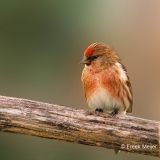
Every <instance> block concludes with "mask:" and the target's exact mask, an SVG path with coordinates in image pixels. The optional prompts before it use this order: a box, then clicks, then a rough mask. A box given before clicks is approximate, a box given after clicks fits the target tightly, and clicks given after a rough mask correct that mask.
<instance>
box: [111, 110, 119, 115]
mask: <svg viewBox="0 0 160 160" xmlns="http://www.w3.org/2000/svg"><path fill="white" fill-rule="evenodd" d="M116 114H118V109H117V108H115V109H114V111H113V112H112V113H111V115H112V116H114V115H116Z"/></svg>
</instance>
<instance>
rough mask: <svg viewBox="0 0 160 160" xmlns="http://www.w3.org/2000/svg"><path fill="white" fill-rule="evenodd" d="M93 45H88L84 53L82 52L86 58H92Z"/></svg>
mask: <svg viewBox="0 0 160 160" xmlns="http://www.w3.org/2000/svg"><path fill="white" fill-rule="evenodd" d="M93 51H94V49H93V45H90V46H89V47H88V48H87V49H86V50H85V51H84V55H87V56H92V55H93Z"/></svg>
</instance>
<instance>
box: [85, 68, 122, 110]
mask: <svg viewBox="0 0 160 160" xmlns="http://www.w3.org/2000/svg"><path fill="white" fill-rule="evenodd" d="M117 74H118V73H117V71H116V70H114V69H112V68H106V69H105V70H102V71H100V72H93V71H92V70H89V69H87V68H85V69H84V70H83V74H82V81H83V85H84V92H85V96H86V100H87V103H88V106H89V107H90V108H91V109H93V110H95V109H96V108H102V109H103V110H113V108H114V107H115V106H118V107H119V108H123V102H122V101H121V99H120V98H121V97H120V95H121V94H122V93H121V92H123V87H122V84H121V81H120V79H119V78H118V75H117Z"/></svg>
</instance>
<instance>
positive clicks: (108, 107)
mask: <svg viewBox="0 0 160 160" xmlns="http://www.w3.org/2000/svg"><path fill="white" fill-rule="evenodd" d="M88 106H89V107H90V109H92V110H96V109H97V108H101V109H103V111H104V112H108V113H111V112H113V111H114V109H115V108H118V109H119V114H125V113H126V111H124V105H123V104H122V102H120V101H118V100H117V99H115V98H113V97H112V96H111V95H110V93H109V92H108V91H107V90H105V89H103V88H98V91H97V90H96V91H95V92H94V93H93V94H92V95H91V96H90V98H89V99H88Z"/></svg>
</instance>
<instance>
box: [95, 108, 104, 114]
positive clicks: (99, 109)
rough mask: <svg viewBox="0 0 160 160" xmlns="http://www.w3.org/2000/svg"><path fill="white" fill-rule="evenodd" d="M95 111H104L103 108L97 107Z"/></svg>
mask: <svg viewBox="0 0 160 160" xmlns="http://www.w3.org/2000/svg"><path fill="white" fill-rule="evenodd" d="M95 112H96V113H97V112H98V113H103V109H101V108H96V110H95Z"/></svg>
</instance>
